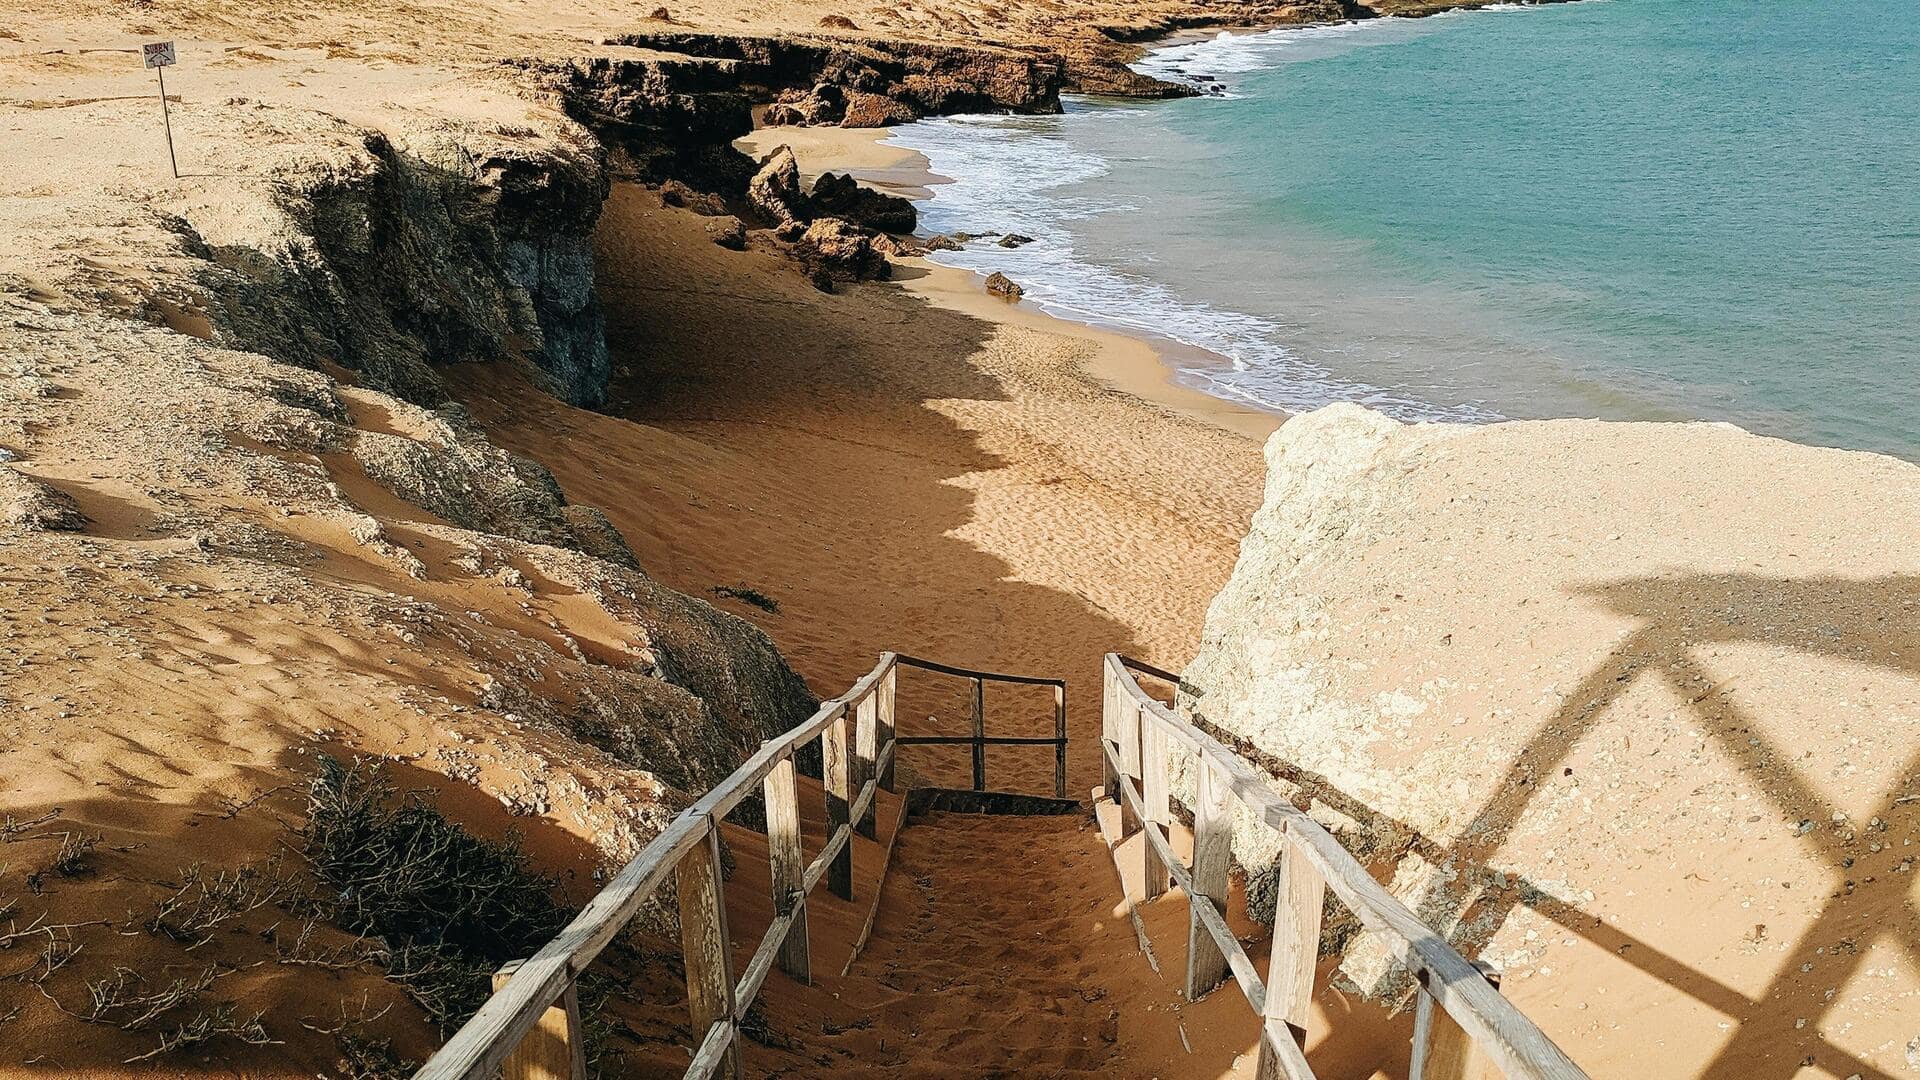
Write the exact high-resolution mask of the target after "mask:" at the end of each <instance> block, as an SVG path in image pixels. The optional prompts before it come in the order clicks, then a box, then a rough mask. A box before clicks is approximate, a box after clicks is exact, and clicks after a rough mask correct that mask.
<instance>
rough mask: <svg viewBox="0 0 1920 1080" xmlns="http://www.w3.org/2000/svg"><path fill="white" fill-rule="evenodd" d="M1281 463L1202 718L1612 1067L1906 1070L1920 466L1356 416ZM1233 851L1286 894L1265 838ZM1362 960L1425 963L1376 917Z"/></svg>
mask: <svg viewBox="0 0 1920 1080" xmlns="http://www.w3.org/2000/svg"><path fill="white" fill-rule="evenodd" d="M1267 459H1268V463H1269V468H1270V474H1269V478H1268V483H1267V491H1266V497H1265V503H1264V505H1263V507H1262V508H1261V510H1260V511H1259V513H1258V515H1257V516H1256V518H1255V519H1254V521H1253V524H1252V529H1251V531H1250V533H1249V535H1248V536H1247V538H1246V540H1245V542H1244V543H1243V545H1242V548H1241V553H1240V557H1239V561H1238V563H1237V565H1236V567H1235V570H1234V573H1233V577H1232V579H1231V581H1230V582H1229V584H1228V585H1227V587H1226V588H1225V589H1224V590H1223V591H1222V592H1221V593H1220V594H1219V596H1218V597H1217V599H1216V600H1215V601H1214V603H1213V604H1212V606H1211V608H1210V610H1209V612H1208V617H1207V623H1206V631H1205V635H1204V640H1203V642H1202V645H1201V648H1200V652H1199V655H1198V656H1197V657H1196V658H1195V660H1194V661H1193V663H1192V665H1191V666H1190V667H1188V669H1187V671H1186V673H1185V675H1186V679H1185V683H1184V686H1183V691H1182V693H1181V695H1180V703H1181V706H1182V707H1183V708H1184V709H1185V710H1186V711H1187V712H1188V713H1189V714H1190V715H1192V716H1193V717H1195V718H1196V719H1197V720H1199V721H1200V722H1202V723H1204V724H1207V725H1211V726H1212V727H1213V728H1214V729H1215V730H1216V731H1218V732H1220V733H1221V734H1222V735H1223V736H1225V737H1227V738H1229V739H1231V740H1233V741H1235V742H1237V743H1238V744H1239V745H1240V746H1241V747H1242V748H1243V749H1244V750H1245V751H1246V752H1247V753H1248V754H1249V756H1251V757H1253V758H1254V759H1255V760H1257V761H1259V762H1261V763H1262V764H1264V765H1265V766H1266V768H1267V769H1268V770H1269V771H1270V772H1272V773H1273V774H1274V776H1275V777H1276V783H1277V784H1278V785H1279V786H1280V788H1281V789H1282V790H1284V791H1286V792H1288V793H1289V794H1291V795H1292V796H1293V798H1294V799H1295V800H1296V802H1297V803H1298V804H1299V805H1301V806H1303V807H1310V808H1311V810H1312V812H1313V813H1314V814H1315V815H1316V816H1318V817H1320V818H1321V819H1322V820H1323V821H1324V822H1325V823H1327V824H1328V825H1329V826H1330V827H1331V828H1333V830H1334V831H1335V832H1336V834H1337V835H1339V836H1340V837H1341V839H1342V840H1343V841H1344V842H1345V843H1346V844H1347V845H1348V846H1349V848H1350V849H1352V850H1354V851H1356V852H1358V853H1360V854H1361V856H1362V858H1363V861H1367V862H1369V863H1371V864H1372V865H1373V867H1374V868H1375V869H1376V872H1377V873H1379V874H1380V875H1381V876H1382V877H1383V878H1384V879H1390V880H1391V883H1392V888H1393V890H1394V892H1395V893H1396V894H1398V895H1399V896H1400V897H1401V898H1402V899H1403V900H1404V901H1405V902H1406V903H1407V904H1408V905H1409V906H1410V907H1412V908H1414V909H1415V910H1416V911H1417V912H1419V913H1420V915H1421V916H1422V917H1423V918H1424V919H1425V920H1426V921H1427V922H1428V923H1429V924H1430V925H1432V926H1435V927H1437V928H1439V929H1442V930H1444V931H1445V932H1446V933H1448V934H1449V935H1450V936H1451V937H1452V938H1453V939H1454V940H1456V941H1457V942H1458V943H1459V944H1460V945H1461V946H1462V948H1463V949H1465V950H1466V951H1467V952H1468V953H1469V955H1473V954H1478V955H1481V956H1483V957H1485V958H1487V959H1489V960H1491V961H1492V962H1493V963H1494V964H1495V965H1496V966H1498V967H1499V968H1501V969H1503V970H1504V971H1505V972H1506V975H1507V990H1508V992H1509V993H1510V994H1513V995H1514V996H1516V997H1519V998H1521V999H1523V1001H1524V1002H1525V1004H1526V1005H1527V1007H1528V1009H1529V1013H1530V1015H1532V1016H1534V1017H1536V1018H1537V1019H1540V1020H1541V1022H1542V1023H1543V1025H1544V1026H1546V1027H1547V1029H1548V1030H1549V1032H1550V1033H1551V1034H1554V1035H1555V1036H1556V1037H1558V1038H1561V1039H1562V1040H1563V1044H1564V1045H1568V1046H1569V1047H1574V1048H1577V1047H1581V1046H1586V1047H1589V1048H1594V1049H1590V1050H1589V1052H1588V1053H1586V1054H1584V1055H1583V1054H1578V1053H1577V1054H1576V1055H1575V1056H1576V1057H1580V1058H1581V1059H1582V1060H1583V1062H1584V1063H1586V1064H1587V1065H1588V1066H1589V1067H1590V1068H1593V1069H1595V1074H1596V1075H1601V1074H1606V1075H1668V1076H1678V1075H1686V1076H1692V1075H1721V1074H1728V1075H1731V1074H1733V1073H1738V1072H1740V1071H1742V1069H1744V1068H1747V1067H1751V1066H1752V1065H1753V1063H1754V1062H1756V1061H1760V1060H1776V1059H1777V1060H1779V1061H1782V1062H1786V1061H1792V1062H1799V1061H1801V1060H1802V1059H1803V1058H1804V1059H1806V1060H1808V1061H1819V1062H1821V1063H1823V1064H1824V1065H1825V1066H1826V1067H1827V1068H1829V1069H1831V1070H1832V1071H1834V1072H1835V1073H1836V1074H1837V1075H1844V1074H1846V1073H1848V1072H1855V1071H1861V1070H1862V1068H1863V1067H1864V1066H1863V1063H1864V1065H1866V1066H1873V1067H1875V1068H1878V1069H1884V1070H1886V1071H1888V1072H1891V1071H1895V1069H1896V1066H1897V1067H1898V1068H1899V1069H1904V1068H1905V1064H1904V1060H1905V1059H1904V1056H1903V1055H1904V1054H1906V1053H1907V1051H1906V1050H1905V1047H1907V1046H1908V1045H1910V1044H1909V1043H1908V1041H1907V1040H1909V1039H1910V1038H1912V1034H1913V1033H1912V1032H1911V1031H1908V1030H1906V1028H1905V1027H1903V1026H1902V1024H1901V1022H1899V1021H1896V1020H1895V1019H1894V1017H1895V1016H1897V1015H1899V1014H1900V1013H1901V1012H1902V1011H1904V1010H1908V1009H1909V1006H1908V1005H1904V1004H1900V1003H1901V1002H1910V1001H1911V999H1912V997H1913V996H1914V995H1916V994H1920V980H1916V977H1915V975H1914V969H1913V967H1912V965H1911V963H1910V962H1907V961H1908V958H1909V955H1910V954H1909V950H1910V948H1911V945H1912V942H1913V941H1915V940H1920V936H1916V933H1915V932H1916V930H1917V929H1920V927H1916V925H1915V923H1914V916H1913V912H1912V910H1911V908H1910V907H1909V906H1908V903H1907V901H1906V899H1905V898H1906V897H1907V896H1908V895H1909V894H1910V890H1911V888H1912V886H1913V882H1914V878H1913V877H1912V876H1911V871H1912V868H1913V864H1914V859H1915V857H1916V855H1920V847H1915V846H1914V845H1915V838H1916V835H1917V834H1920V812H1916V804H1920V757H1915V756H1914V746H1915V744H1916V740H1920V661H1917V660H1916V657H1920V549H1916V548H1915V546H1914V544H1913V538H1914V537H1916V536H1920V467H1916V466H1914V465H1911V464H1907V463H1904V462H1900V461H1897V460H1894V459H1891V458H1886V457H1880V456H1876V455H1872V454H1863V453H1853V452H1843V451H1835V450H1823V449H1814V448H1809V447H1804V446H1797V445H1793V444H1790V443H1785V442H1781V441H1777V440H1772V439H1764V438H1759V437H1755V436H1752V435H1749V434H1746V433H1744V432H1742V431H1739V430H1738V429H1735V428H1732V427H1728V426H1724V425H1707V424H1691V425H1658V424H1602V423H1592V422H1581V421H1556V422H1547V423H1512V424H1499V425H1494V426H1491V427H1480V428H1466V427H1455V426H1447V425H1418V426H1408V425H1403V424H1399V423H1396V422H1393V421H1391V420H1388V419H1386V418H1384V417H1381V416H1379V415H1377V414H1374V413H1370V412H1367V411H1364V410H1362V409H1360V408H1357V407H1353V406H1334V407H1331V408H1328V409H1324V410H1321V411H1319V412H1315V413H1310V414H1307V415H1305V416H1301V417H1298V418H1295V419H1293V420H1290V421H1289V422H1288V423H1287V424H1286V425H1285V426H1284V427H1282V428H1281V429H1280V431H1279V432H1278V433H1277V434H1275V435H1274V436H1273V438H1272V440H1271V441H1270V443H1269V444H1268V447H1267ZM1236 854H1237V857H1238V859H1239V861H1240V863H1241V864H1242V865H1243V866H1244V867H1245V868H1246V870H1247V872H1248V874H1249V877H1250V884H1251V888H1250V890H1249V891H1250V896H1251V897H1252V900H1253V903H1254V905H1255V906H1256V907H1259V906H1263V905H1265V906H1270V905H1271V903H1272V896H1271V891H1270V889H1269V887H1268V885H1269V877H1268V875H1269V870H1270V867H1271V865H1272V860H1273V857H1274V849H1273V846H1272V842H1271V837H1269V836H1267V835H1264V834H1263V833H1262V832H1260V831H1258V830H1255V829H1252V828H1251V827H1243V828H1242V829H1241V830H1240V831H1239V833H1238V835H1237V836H1236ZM1347 928H1348V929H1351V925H1350V923H1349V924H1347ZM1896 961H1898V962H1900V963H1898V964H1896ZM1344 964H1345V970H1346V972H1347V975H1348V977H1349V978H1350V979H1351V981H1352V982H1354V983H1356V984H1357V985H1358V986H1359V987H1360V988H1362V989H1365V990H1368V991H1373V992H1379V993H1383V994H1387V995H1390V996H1391V995H1396V994H1398V993H1399V992H1400V991H1401V990H1402V989H1403V987H1402V986H1401V985H1400V983H1399V982H1398V981H1397V980H1395V979H1394V978H1393V977H1392V976H1391V973H1390V972H1389V971H1388V969H1387V967H1386V965H1385V962H1384V958H1383V956H1382V955H1381V953H1380V952H1379V950H1378V949H1377V948H1375V947H1373V945H1372V944H1371V943H1370V942H1368V941H1367V940H1366V939H1365V938H1364V937H1359V938H1354V939H1352V944H1351V946H1350V947H1349V948H1348V949H1347V951H1346V954H1345V957H1344ZM1732 988H1737V990H1736V989H1732ZM1907 1015H1908V1016H1910V1015H1911V1013H1910V1011H1909V1012H1907ZM1656 1016H1657V1017H1658V1018H1659V1020H1658V1024H1657V1026H1658V1028H1659V1029H1660V1030H1661V1031H1662V1033H1663V1034H1664V1035H1665V1036H1666V1038H1665V1039H1664V1040H1663V1042H1662V1043H1661V1044H1660V1045H1659V1046H1657V1047H1656V1046H1654V1045H1651V1044H1650V1043H1644V1042H1638V1041H1636V1042H1633V1043H1631V1044H1630V1043H1626V1042H1621V1041H1619V1040H1616V1039H1614V1038H1613V1037H1612V1036H1613V1033H1614V1032H1615V1031H1616V1029H1618V1030H1625V1029H1627V1028H1629V1027H1630V1026H1631V1025H1632V1024H1633V1023H1635V1022H1636V1020H1637V1019H1640V1018H1651V1017H1656ZM1730 1028H1734V1029H1737V1030H1736V1031H1735V1034H1734V1035H1732V1036H1728V1035H1727V1034H1726V1032H1727V1031H1728V1030H1729V1029H1730ZM1608 1055H1612V1056H1611V1057H1609V1056H1608ZM1609 1062H1610V1067H1608V1068H1600V1067H1599V1065H1600V1064H1602V1063H1609Z"/></svg>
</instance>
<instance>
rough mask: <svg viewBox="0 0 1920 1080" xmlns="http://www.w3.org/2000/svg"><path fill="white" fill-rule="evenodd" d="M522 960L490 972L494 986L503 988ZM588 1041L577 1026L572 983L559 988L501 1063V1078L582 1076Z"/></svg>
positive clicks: (573, 1079) (566, 1079) (576, 1079)
mask: <svg viewBox="0 0 1920 1080" xmlns="http://www.w3.org/2000/svg"><path fill="white" fill-rule="evenodd" d="M523 963H525V961H522V960H515V961H513V962H512V963H509V964H507V965H506V966H505V967H502V968H501V969H500V970H499V971H496V972H494V974H493V990H494V993H499V992H500V991H501V990H503V989H505V988H506V985H507V982H508V981H509V980H510V979H512V977H513V973H514V972H516V971H518V970H519V969H520V966H521V965H522V964H523ZM586 1075H587V1043H586V1038H585V1035H584V1034H583V1032H582V1030H581V1027H580V991H579V989H578V988H577V987H576V986H575V985H574V984H573V983H568V984H567V988H566V989H564V990H562V991H561V992H560V1000H559V1001H557V1002H555V1003H554V1004H553V1005H552V1006H550V1007H548V1009H547V1011H546V1012H545V1013H544V1014H542V1015H541V1017H540V1019H539V1020H538V1021H536V1022H535V1023H534V1025H533V1030H531V1031H529V1032H527V1033H526V1035H525V1036H524V1037H522V1038H521V1040H520V1044H519V1045H518V1046H516V1047H514V1048H513V1051H512V1052H511V1053H509V1054H508V1055H507V1058H506V1060H505V1061H503V1062H501V1063H500V1080H585V1078H586Z"/></svg>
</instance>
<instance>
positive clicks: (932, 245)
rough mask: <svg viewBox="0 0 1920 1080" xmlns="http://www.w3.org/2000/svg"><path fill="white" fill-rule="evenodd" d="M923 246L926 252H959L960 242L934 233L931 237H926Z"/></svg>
mask: <svg viewBox="0 0 1920 1080" xmlns="http://www.w3.org/2000/svg"><path fill="white" fill-rule="evenodd" d="M925 246H926V249H927V250H928V251H959V250H961V248H960V242H959V241H957V240H955V239H953V238H952V237H950V236H947V235H946V234H944V233H935V234H933V235H932V236H929V237H927V240H926V245H925Z"/></svg>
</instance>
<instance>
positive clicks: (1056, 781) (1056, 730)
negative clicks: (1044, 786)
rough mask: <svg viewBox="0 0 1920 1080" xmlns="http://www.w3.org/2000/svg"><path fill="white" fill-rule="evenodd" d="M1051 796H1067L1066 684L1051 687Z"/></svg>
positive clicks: (1061, 797)
mask: <svg viewBox="0 0 1920 1080" xmlns="http://www.w3.org/2000/svg"><path fill="white" fill-rule="evenodd" d="M1053 737H1054V738H1056V739H1058V740H1060V741H1059V742H1057V743H1055V744H1054V747H1053V797H1054V798H1056V799H1064V798H1066V797H1067V686H1066V684H1065V683H1061V684H1060V685H1059V686H1056V687H1054V688H1053Z"/></svg>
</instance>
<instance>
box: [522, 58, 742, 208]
mask: <svg viewBox="0 0 1920 1080" xmlns="http://www.w3.org/2000/svg"><path fill="white" fill-rule="evenodd" d="M509 62H510V63H512V64H514V65H515V66H518V67H521V68H524V69H526V70H527V71H528V72H529V73H530V74H532V75H534V76H535V77H536V78H539V79H540V80H541V81H543V82H545V83H546V84H547V86H548V87H549V88H550V89H552V90H553V92H554V93H556V94H557V95H558V96H559V97H560V99H561V101H562V102H563V103H564V105H565V108H566V111H567V115H568V116H570V117H572V118H574V119H575V120H578V121H580V122H581V123H583V124H586V125H587V126H589V127H591V128H592V129H593V132H594V134H595V135H596V136H597V137H598V139H599V141H600V142H601V143H602V144H603V145H606V146H608V147H615V148H618V149H619V150H620V151H621V154H622V157H623V159H624V160H623V162H622V165H623V169H626V168H630V169H631V170H632V172H633V174H634V175H635V176H636V178H637V179H639V180H641V181H645V182H657V181H660V180H665V179H678V180H684V181H686V182H687V183H688V184H690V185H691V186H692V187H693V188H695V189H696V190H699V191H718V192H724V193H726V194H729V195H733V194H738V193H739V192H741V191H743V190H744V189H745V187H746V182H747V178H748V177H749V176H751V175H753V159H752V158H749V157H748V156H747V155H746V154H744V153H741V152H740V151H739V150H737V149H735V148H734V147H733V145H732V143H733V140H734V139H737V138H739V137H740V136H742V135H745V134H746V133H747V132H749V131H751V130H753V104H754V100H755V98H754V95H752V94H750V93H749V92H748V91H747V90H746V89H744V88H743V84H742V82H741V79H740V77H739V76H738V74H737V73H736V72H735V71H733V70H731V69H730V68H729V67H728V66H726V65H721V64H714V63H712V62H710V61H706V60H701V59H699V58H696V57H691V56H673V55H670V54H667V53H656V54H651V55H647V56H619V57H613V56H595V57H577V58H572V59H567V60H551V59H544V58H538V59H518V60H512V61H509Z"/></svg>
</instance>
